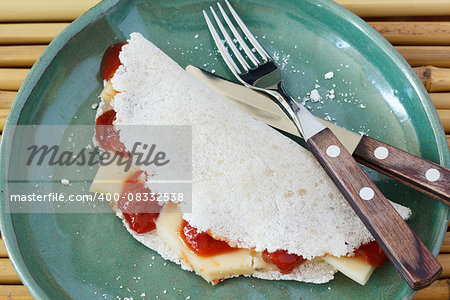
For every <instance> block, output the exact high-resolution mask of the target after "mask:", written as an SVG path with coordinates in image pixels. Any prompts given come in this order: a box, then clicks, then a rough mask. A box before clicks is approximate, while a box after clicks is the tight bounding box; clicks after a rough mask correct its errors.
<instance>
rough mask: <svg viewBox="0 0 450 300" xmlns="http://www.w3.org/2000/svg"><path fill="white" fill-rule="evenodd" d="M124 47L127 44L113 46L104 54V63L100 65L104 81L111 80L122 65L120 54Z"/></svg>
mask: <svg viewBox="0 0 450 300" xmlns="http://www.w3.org/2000/svg"><path fill="white" fill-rule="evenodd" d="M123 45H126V43H118V44H115V45H112V46H110V47H109V48H108V49H106V51H105V54H103V58H102V62H101V63H100V75H101V76H102V78H103V79H105V80H109V79H111V78H112V77H113V76H114V73H116V71H117V69H118V68H119V66H120V65H121V62H120V59H119V53H120V51H121V50H122V46H123Z"/></svg>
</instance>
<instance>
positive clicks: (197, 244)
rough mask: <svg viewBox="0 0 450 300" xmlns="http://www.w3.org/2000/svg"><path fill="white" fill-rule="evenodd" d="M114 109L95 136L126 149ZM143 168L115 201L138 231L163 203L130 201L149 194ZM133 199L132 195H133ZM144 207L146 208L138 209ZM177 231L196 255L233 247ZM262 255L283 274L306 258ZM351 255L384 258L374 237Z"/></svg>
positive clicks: (103, 67) (111, 58)
mask: <svg viewBox="0 0 450 300" xmlns="http://www.w3.org/2000/svg"><path fill="white" fill-rule="evenodd" d="M124 45H126V43H118V44H115V45H112V46H110V47H109V48H108V49H106V51H105V54H104V55H103V58H102V61H101V64H100V75H101V76H102V78H103V79H105V80H110V79H111V78H112V77H113V76H114V74H115V72H116V71H117V69H118V68H119V66H120V65H121V62H120V59H119V53H120V51H121V50H122V47H123V46H124ZM115 119H116V112H115V111H114V110H109V111H106V112H104V113H103V114H102V115H100V116H99V117H98V118H97V121H96V125H102V126H96V127H95V136H96V139H97V141H98V142H99V144H100V146H101V147H102V148H103V149H104V150H107V151H116V152H122V153H125V152H126V149H125V146H124V145H123V143H122V142H121V141H120V139H119V132H118V131H116V130H115V128H114V126H113V122H114V120H115ZM142 174H143V172H142V171H137V172H135V173H133V174H131V175H130V177H129V178H128V179H127V180H126V181H125V183H124V185H123V188H122V197H121V198H120V200H119V201H118V207H119V209H120V210H121V211H122V213H123V216H124V218H125V220H126V221H127V223H128V224H129V226H130V228H131V229H132V230H133V231H135V232H137V233H146V232H149V231H152V230H154V229H155V228H156V220H157V219H158V216H159V213H160V211H161V209H162V206H160V205H159V204H158V202H157V201H129V197H128V194H134V195H138V194H140V195H142V194H145V193H148V194H150V193H151V191H150V190H149V189H148V188H146V187H145V185H144V180H142V179H140V178H141V175H142ZM133 199H134V198H133ZM141 211H145V212H141ZM180 235H181V238H182V239H183V241H184V242H185V244H186V245H187V246H188V247H189V248H190V249H191V250H192V251H194V252H195V253H196V254H197V255H199V256H214V255H218V254H222V253H227V252H232V251H235V250H237V249H238V248H233V247H231V246H230V245H228V243H226V242H224V241H220V240H216V239H214V238H213V237H212V236H211V235H209V234H208V233H207V232H198V230H197V229H196V228H195V227H192V226H191V225H190V224H189V223H188V222H187V221H185V220H183V221H182V224H181V230H180ZM262 257H263V259H264V261H265V262H267V263H271V264H274V265H275V266H277V268H278V269H279V270H280V272H281V273H283V274H289V273H291V272H292V271H293V270H294V269H295V268H297V267H299V266H300V265H302V264H303V263H304V262H305V261H306V259H304V258H303V257H302V256H300V255H296V254H292V253H288V252H287V251H286V250H277V251H275V252H268V251H267V250H264V251H263V253H262ZM354 257H355V258H356V259H360V260H362V261H364V262H366V263H369V264H370V265H372V266H374V267H378V266H381V265H382V264H383V263H384V262H385V261H386V259H387V257H386V255H385V254H384V252H383V251H382V250H381V248H380V246H378V244H377V243H376V242H375V241H373V242H370V243H367V244H364V245H361V246H360V247H359V248H358V249H356V250H355V253H354Z"/></svg>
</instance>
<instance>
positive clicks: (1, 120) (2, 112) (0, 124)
mask: <svg viewBox="0 0 450 300" xmlns="http://www.w3.org/2000/svg"><path fill="white" fill-rule="evenodd" d="M8 113H9V108H8V109H0V132H2V131H3V128H4V127H5V123H6V117H7V116H8Z"/></svg>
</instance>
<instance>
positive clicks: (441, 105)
mask: <svg viewBox="0 0 450 300" xmlns="http://www.w3.org/2000/svg"><path fill="white" fill-rule="evenodd" d="M429 95H430V98H431V100H432V101H433V104H434V106H435V107H436V109H450V93H430V94H429ZM0 99H1V94H0Z"/></svg>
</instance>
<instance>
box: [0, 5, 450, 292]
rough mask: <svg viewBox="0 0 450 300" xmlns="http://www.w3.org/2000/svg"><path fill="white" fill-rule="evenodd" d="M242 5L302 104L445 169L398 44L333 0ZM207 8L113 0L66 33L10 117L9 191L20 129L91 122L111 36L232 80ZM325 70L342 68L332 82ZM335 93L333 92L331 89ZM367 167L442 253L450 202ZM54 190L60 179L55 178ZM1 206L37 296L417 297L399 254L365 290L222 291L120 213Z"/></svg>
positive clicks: (242, 282)
mask: <svg viewBox="0 0 450 300" xmlns="http://www.w3.org/2000/svg"><path fill="white" fill-rule="evenodd" d="M234 5H235V7H236V9H237V11H238V12H239V13H240V14H241V16H242V18H243V19H244V20H245V21H246V23H247V24H248V25H249V27H250V28H251V29H252V30H253V32H254V33H255V34H256V35H258V37H259V39H260V40H261V41H262V43H263V44H264V45H265V46H266V47H267V49H268V51H269V52H271V53H273V54H274V56H275V57H276V59H277V61H278V62H279V63H280V65H282V70H283V73H284V77H285V79H286V82H287V85H288V89H289V90H290V91H291V93H292V94H293V95H296V96H298V97H299V99H300V100H303V98H304V97H306V96H307V93H308V92H310V91H311V90H313V89H317V91H318V92H319V94H321V96H322V97H323V99H322V100H323V101H318V102H311V101H307V102H306V104H307V105H308V106H310V108H311V110H312V111H313V112H314V113H315V114H316V115H318V116H321V117H327V118H330V119H331V120H335V122H337V123H338V124H340V125H342V126H345V127H347V128H349V129H352V130H354V131H357V132H365V133H367V134H368V135H369V136H372V137H375V138H378V139H380V140H382V141H384V142H387V143H391V144H393V145H395V146H397V147H399V148H402V149H405V150H407V151H409V152H412V153H414V154H416V155H419V156H421V157H424V158H426V159H429V160H432V161H435V162H438V163H440V164H444V165H447V166H448V162H449V153H448V148H447V144H446V141H445V136H444V132H443V130H442V127H441V125H440V122H439V119H438V117H437V114H436V111H435V110H434V108H433V105H432V104H431V102H430V100H429V98H428V96H427V93H426V91H425V90H424V88H423V87H422V85H421V83H420V81H419V80H418V79H417V77H416V76H415V74H414V72H413V71H412V70H411V68H410V67H409V66H408V65H407V64H406V62H405V61H404V60H403V59H402V58H401V57H400V56H399V54H398V53H397V52H396V51H395V50H394V49H393V47H391V46H390V45H389V44H388V43H387V42H386V41H385V40H384V39H383V38H382V37H381V36H380V35H378V34H377V33H376V32H375V31H374V30H372V29H371V28H370V27H369V26H368V25H367V24H365V23H364V22H363V21H361V20H360V19H359V18H358V17H356V16H354V15H353V14H351V13H350V12H348V11H347V10H345V9H343V8H341V7H340V6H338V5H336V4H334V3H333V2H331V1H325V0H323V1H321V0H304V1H289V0H282V1H276V2H275V1H270V0H251V1H235V3H234ZM208 6H209V3H206V1H202V0H188V1H167V0H165V1H159V0H155V1H144V0H139V1H133V0H128V1H127V0H123V1H118V0H106V1H103V2H102V3H101V4H100V5H98V6H97V7H95V8H93V9H92V10H90V11H89V12H87V13H86V14H84V15H83V16H82V17H80V18H79V19H78V20H76V21H75V22H74V23H73V24H72V25H70V26H69V27H68V28H67V29H66V30H64V32H63V33H61V34H60V35H59V36H58V37H57V38H56V39H55V40H54V41H53V42H52V44H51V45H50V46H49V47H48V48H47V50H46V51H45V52H44V53H43V54H42V56H41V57H40V58H39V60H38V61H37V63H36V64H35V65H34V67H33V69H32V71H31V72H30V74H29V76H28V77H27V79H26V81H25V82H24V84H23V85H22V88H21V90H20V91H19V93H18V95H17V98H16V101H15V102H14V105H13V107H12V109H11V113H10V115H9V117H8V121H7V123H8V126H6V129H5V131H4V139H3V141H2V157H1V159H2V169H3V175H2V176H3V177H2V181H1V184H2V196H3V198H4V195H5V192H7V188H8V187H7V185H6V182H5V174H4V172H7V170H8V162H9V159H10V158H9V157H6V155H5V152H4V151H3V150H4V148H5V139H7V138H8V137H9V136H10V135H11V133H12V127H11V125H15V124H62V125H66V124H93V120H94V115H95V111H94V110H93V109H92V108H91V105H92V104H93V103H95V102H97V101H98V100H97V95H98V94H99V92H100V91H101V88H102V81H101V79H100V77H99V74H98V70H99V64H100V59H101V56H102V54H103V52H104V50H105V48H106V47H107V46H109V45H111V44H114V43H116V42H118V41H123V40H125V39H126V38H127V37H128V36H129V34H130V33H131V32H133V31H139V32H141V33H143V35H144V36H145V37H147V38H148V39H150V40H151V41H152V42H153V43H155V44H156V45H157V46H159V47H160V48H161V49H162V50H163V51H164V52H166V53H167V54H168V55H169V56H171V57H172V58H173V59H175V60H176V61H177V62H178V63H179V64H180V65H181V66H183V67H185V66H186V65H188V64H193V65H196V66H200V67H204V68H206V69H209V70H215V71H216V72H217V73H218V74H220V75H222V76H225V77H228V78H231V74H229V73H227V72H226V70H225V68H224V65H223V63H222V61H221V59H220V57H218V54H217V53H216V52H214V51H212V49H214V46H213V43H212V41H211V38H210V37H209V35H208V33H207V31H206V26H205V23H204V20H203V19H202V15H201V10H202V9H205V8H207V7H208ZM328 72H333V74H334V76H333V78H332V79H328V80H325V79H324V74H326V73H328ZM316 80H317V82H316ZM316 84H317V85H318V86H316ZM332 89H334V95H335V98H334V99H330V95H331V94H332V92H331V90H332ZM326 94H328V97H327V96H326ZM82 138H83V139H84V140H85V141H86V142H87V141H88V140H89V139H91V137H90V136H86V137H82ZM59 171H60V172H62V173H63V172H64V170H59ZM94 171H95V170H94ZM92 174H93V172H91V174H86V177H87V178H91V177H92ZM370 176H371V177H372V178H373V179H374V180H375V181H376V183H377V184H378V186H379V187H380V188H381V189H382V191H383V192H384V193H385V195H386V196H387V197H388V198H390V199H392V200H394V201H397V202H399V203H402V204H404V205H408V206H409V207H411V209H412V211H413V213H414V214H413V216H412V218H411V220H410V221H409V224H410V225H411V227H412V228H413V230H414V231H415V232H416V233H417V234H418V235H419V237H420V238H421V239H422V241H423V242H424V243H425V245H427V246H428V247H429V249H431V251H432V252H433V253H434V254H437V253H438V251H439V248H440V246H441V243H442V240H443V236H444V233H445V231H446V228H447V223H448V222H447V220H448V208H447V207H446V206H445V205H443V204H441V203H439V202H438V201H435V200H433V199H430V198H429V197H426V196H424V195H422V194H420V193H417V192H415V191H413V190H411V189H409V188H407V187H405V186H403V185H401V184H398V183H395V182H393V181H391V180H388V179H387V178H385V177H383V176H380V175H378V174H376V173H374V172H370ZM88 186H89V183H86V184H85V187H86V188H87V187H88ZM59 189H61V185H55V186H54V190H55V191H58V190H59ZM5 204H6V202H5V200H3V201H2V202H1V206H2V207H1V229H2V237H3V240H4V241H5V243H6V247H7V249H8V252H9V255H10V258H11V260H12V261H13V263H14V266H15V267H16V270H17V271H18V273H19V275H20V277H21V279H22V280H23V282H24V283H25V284H26V285H27V287H28V288H29V289H30V291H31V293H32V294H33V295H34V296H35V297H37V298H43V299H46V298H53V299H61V298H77V299H90V298H108V299H116V297H117V296H118V297H119V298H122V299H123V298H125V297H133V299H140V298H141V297H143V298H155V297H156V296H159V297H160V298H170V299H173V298H175V299H176V298H178V299H184V298H186V297H187V296H191V299H206V297H211V298H219V299H261V298H262V299H280V298H295V299H299V298H307V299H313V298H314V299H319V298H322V299H323V298H338V299H342V298H351V299H358V298H360V299H382V298H384V299H386V298H393V297H398V298H404V297H410V296H411V295H412V291H411V290H410V289H409V288H408V286H407V285H406V284H405V283H404V282H403V281H402V279H401V278H400V276H399V275H398V274H397V273H396V271H395V269H394V267H393V266H392V264H390V263H387V264H385V265H384V266H382V267H380V268H379V269H377V270H376V272H375V274H374V275H373V276H372V278H371V279H370V281H369V282H368V283H367V284H366V286H364V287H363V286H360V285H358V284H356V283H354V282H352V281H351V280H349V279H347V278H346V277H345V276H342V275H340V274H337V275H336V279H335V280H333V281H331V282H329V283H327V284H323V285H313V284H304V283H297V282H289V281H280V282H276V281H263V280H258V279H252V278H235V279H231V280H227V281H226V282H224V283H222V284H220V285H218V286H215V287H213V286H211V285H210V284H207V283H206V282H204V281H203V280H202V279H201V278H200V277H198V276H196V275H194V274H192V273H190V272H185V271H182V270H181V269H180V268H179V267H178V266H176V265H174V264H172V263H166V262H164V260H162V259H161V258H160V257H159V256H158V255H157V254H155V253H154V252H152V251H150V250H149V249H146V248H145V247H144V246H142V245H140V244H139V243H138V242H136V241H135V240H134V239H133V238H132V237H131V236H130V235H129V234H128V233H127V232H126V231H125V230H124V228H123V227H122V225H121V222H120V221H119V220H118V219H117V218H115V217H114V216H113V215H112V214H33V213H31V214H6V213H5Z"/></svg>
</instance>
